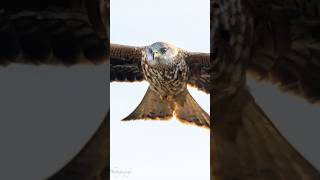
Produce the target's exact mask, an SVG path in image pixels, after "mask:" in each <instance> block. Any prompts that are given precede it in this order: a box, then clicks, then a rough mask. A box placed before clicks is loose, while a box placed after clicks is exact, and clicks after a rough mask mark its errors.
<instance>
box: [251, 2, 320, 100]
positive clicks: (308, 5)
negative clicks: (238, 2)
mask: <svg viewBox="0 0 320 180" xmlns="http://www.w3.org/2000/svg"><path fill="white" fill-rule="evenodd" d="M260 7H261V8H262V9H261V10H257V11H256V14H255V18H256V22H257V25H256V34H257V37H258V39H257V41H256V43H255V44H254V46H253V53H252V54H253V58H252V60H251V62H250V64H249V72H253V73H252V74H254V75H256V77H258V79H262V80H267V81H271V82H273V83H276V84H278V85H279V87H280V89H282V90H284V91H289V92H293V93H295V94H296V95H299V96H303V97H305V98H306V99H308V100H309V101H310V102H316V101H319V100H320V84H319V81H320V35H319V30H320V13H319V12H320V1H319V0H310V1H306V0H298V1H295V3H294V2H293V1H292V2H291V1H289V0H288V1H279V2H278V1H277V3H275V2H272V3H267V4H266V5H263V6H260Z"/></svg>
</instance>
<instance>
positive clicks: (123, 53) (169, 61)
mask: <svg viewBox="0 0 320 180" xmlns="http://www.w3.org/2000/svg"><path fill="white" fill-rule="evenodd" d="M190 57H192V56H191V55H190V54H189V53H188V52H186V51H184V50H182V49H180V48H177V47H175V46H173V45H171V44H168V43H164V42H156V43H154V44H152V45H150V46H145V47H140V48H136V47H128V46H118V45H111V65H112V67H111V76H113V75H112V73H113V70H112V69H113V68H115V67H117V65H116V63H121V64H122V61H132V60H133V61H134V66H135V67H137V68H138V69H135V70H137V71H139V72H138V73H139V74H142V75H141V76H142V77H143V79H145V80H146V81H148V82H149V84H150V86H149V89H148V91H147V92H146V95H145V96H144V98H143V100H142V102H141V103H140V104H139V106H138V107H137V108H136V109H135V110H134V111H133V112H132V113H131V114H130V115H129V116H128V117H126V118H125V119H124V120H134V119H170V118H172V117H173V116H174V115H175V116H176V117H177V118H178V119H179V120H181V121H182V122H187V123H192V124H196V125H199V126H204V127H209V126H210V118H209V115H208V114H207V113H206V112H205V111H204V110H203V109H202V108H201V107H200V106H199V105H198V103H197V102H196V101H195V100H194V99H193V98H192V96H191V95H190V93H189V92H188V89H187V85H188V84H190V82H192V79H193V78H195V79H198V78H199V77H195V76H196V75H195V74H194V73H193V72H194V71H193V70H192V68H194V67H193V65H191V64H192V62H193V61H192V60H190ZM200 57H201V56H200ZM191 59H192V58H191ZM207 61H209V59H207ZM198 63H201V61H198ZM121 68H122V71H126V70H132V69H131V68H132V67H130V66H126V65H124V66H123V65H121ZM126 68H128V69H126ZM200 77H201V76H200ZM111 79H112V77H111Z"/></svg>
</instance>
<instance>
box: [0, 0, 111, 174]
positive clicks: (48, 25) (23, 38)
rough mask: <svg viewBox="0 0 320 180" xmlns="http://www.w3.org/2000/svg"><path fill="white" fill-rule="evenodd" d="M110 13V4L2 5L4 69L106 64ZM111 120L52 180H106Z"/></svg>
mask: <svg viewBox="0 0 320 180" xmlns="http://www.w3.org/2000/svg"><path fill="white" fill-rule="evenodd" d="M108 9H109V5H108V2H107V1H106V0H26V1H20V0H19V1H18V0H3V1H1V2H0V64H1V65H2V66H6V65H9V64H11V63H23V64H33V65H41V64H47V65H54V66H56V65H57V66H71V65H76V64H88V65H90V64H91V65H96V64H102V63H106V62H107V52H108V49H109V47H108V43H107V42H108V41H109V40H108V39H109V36H108V32H107V29H108V28H107V26H108V25H109V22H108V21H109V19H108V18H107V12H108V11H109V10H108ZM106 111H107V110H106ZM108 119H109V116H108V115H106V118H105V120H104V121H103V123H102V124H101V126H100V128H99V129H98V131H97V132H96V133H95V135H94V136H93V137H92V138H91V140H90V141H89V142H88V143H87V144H86V145H85V147H84V148H83V149H82V150H81V151H80V152H79V154H78V155H76V156H75V157H74V159H73V160H72V161H71V162H69V163H68V164H67V165H66V166H65V167H64V168H62V169H61V170H60V171H59V172H57V173H56V174H54V175H52V176H51V177H50V178H49V180H65V179H77V180H102V179H106V178H107V171H108V169H109V165H108V151H107V150H108V149H107V142H108V136H109V133H107V130H108V129H109V128H108V126H107V125H109V123H108V122H109V121H108ZM8 178H9V179H10V177H8Z"/></svg>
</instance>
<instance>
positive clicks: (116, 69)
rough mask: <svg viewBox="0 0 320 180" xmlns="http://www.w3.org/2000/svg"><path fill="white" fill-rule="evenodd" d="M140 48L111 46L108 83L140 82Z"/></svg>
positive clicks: (141, 78)
mask: <svg viewBox="0 0 320 180" xmlns="http://www.w3.org/2000/svg"><path fill="white" fill-rule="evenodd" d="M141 48H142V47H134V46H126V45H119V44H111V48H110V65H111V68H110V70H111V77H110V81H111V82H112V81H120V82H135V81H142V80H143V79H144V78H143V74H142V71H141V70H140V60H141V58H142V53H141V52H142V51H141Z"/></svg>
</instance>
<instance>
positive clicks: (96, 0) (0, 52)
mask: <svg viewBox="0 0 320 180" xmlns="http://www.w3.org/2000/svg"><path fill="white" fill-rule="evenodd" d="M83 1H85V2H86V3H85V6H81V5H80V4H81V3H83ZM104 1H105V0H93V1H89V0H79V1H72V0H67V1H65V2H60V3H59V2H58V1H57V2H54V1H43V2H42V1H41V2H39V1H37V0H34V1H31V2H29V1H28V3H22V4H20V5H19V6H15V4H14V3H12V2H14V0H13V1H12V2H9V1H6V2H5V3H4V2H2V3H4V4H2V3H1V5H3V6H2V8H1V10H0V64H2V65H6V64H10V63H24V64H35V65H37V64H55V65H56V64H57V65H58V64H62V65H73V64H82V63H85V64H86V63H89V64H95V63H101V62H106V59H107V58H106V54H107V41H106V40H107V32H106V26H107V24H106V23H107V21H106V17H104V16H103V13H104V12H106V11H107V10H106V9H105V8H107V6H106V3H103V2H104ZM36 2H37V3H36ZM50 2H51V4H50ZM16 3H17V2H16ZM46 3H48V4H46ZM32 5H34V6H32ZM99 9H100V10H99ZM100 11H102V12H100ZM93 12H95V13H93ZM93 19H94V21H93Z"/></svg>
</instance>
